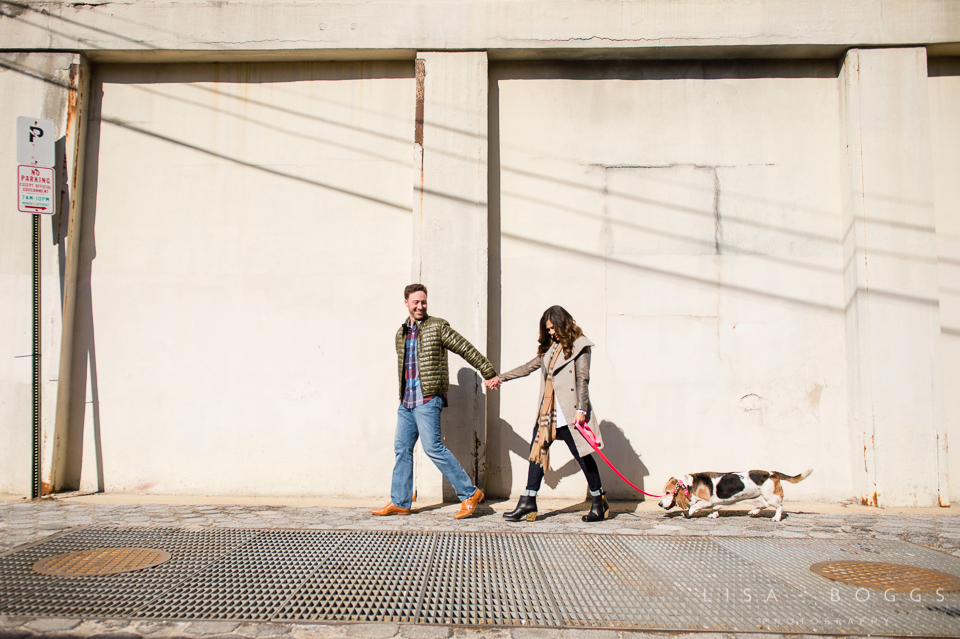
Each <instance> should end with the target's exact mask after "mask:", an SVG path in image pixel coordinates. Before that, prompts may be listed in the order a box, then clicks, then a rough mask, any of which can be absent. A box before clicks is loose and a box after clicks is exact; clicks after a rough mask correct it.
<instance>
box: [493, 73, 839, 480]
mask: <svg viewBox="0 0 960 639" xmlns="http://www.w3.org/2000/svg"><path fill="white" fill-rule="evenodd" d="M494 84H495V85H496V91H497V92H498V94H499V100H498V106H499V130H498V135H499V147H500V158H499V175H500V192H499V230H500V233H499V237H500V242H501V245H500V269H501V272H502V301H501V302H500V304H501V311H500V313H501V325H500V328H501V348H500V359H501V361H502V363H503V366H504V368H510V367H513V366H516V365H518V364H520V363H522V362H525V361H526V360H527V359H529V358H530V357H532V356H533V354H534V352H535V348H536V333H537V321H538V320H539V317H540V314H541V313H542V312H543V310H544V309H545V308H547V307H548V306H550V305H552V304H560V305H562V306H564V307H565V308H566V309H567V310H569V311H570V312H571V313H572V314H573V316H574V317H575V318H576V319H577V321H578V323H579V324H580V325H581V326H582V327H583V329H584V331H585V332H586V334H587V335H588V336H589V337H590V338H591V339H592V340H593V341H594V342H596V343H597V347H596V348H595V349H594V357H593V370H592V378H591V383H590V386H591V396H592V399H593V402H594V405H595V409H596V411H597V414H598V416H599V418H600V419H601V420H602V421H603V422H604V427H603V428H604V437H605V439H606V442H607V447H608V450H607V452H608V455H609V456H610V457H611V459H612V460H613V461H614V463H616V464H617V465H618V466H621V467H622V470H625V471H626V472H627V474H628V476H631V477H633V478H634V479H635V480H636V479H640V478H642V479H643V481H644V484H643V487H644V488H645V489H646V490H647V491H649V492H654V493H656V492H658V491H659V490H660V488H661V487H662V483H663V482H664V481H665V480H666V479H667V478H668V477H669V476H671V475H675V474H677V473H685V472H692V471H698V470H731V469H742V468H755V467H756V468H769V469H773V470H780V471H783V472H788V473H798V472H800V471H802V470H804V469H806V468H810V467H813V468H815V469H816V470H817V473H816V474H815V475H813V478H812V479H811V480H808V481H807V482H805V483H804V484H800V485H798V486H796V487H793V486H791V487H790V489H791V490H790V492H791V493H792V494H793V495H794V496H795V497H799V498H804V497H806V498H818V499H841V498H845V497H847V496H848V492H849V491H848V486H849V484H850V475H849V472H850V471H849V468H844V467H841V466H839V465H837V464H835V463H833V461H832V460H834V459H837V458H845V457H847V456H848V454H849V449H848V446H847V442H846V441H845V439H844V438H837V437H835V436H834V434H835V433H836V432H837V431H843V429H844V428H845V423H846V416H845V382H844V359H843V347H844V343H843V334H842V333H843V314H842V309H843V278H842V275H841V272H842V261H841V260H842V256H841V245H840V236H839V229H840V210H839V208H840V184H839V168H840V155H839V154H840V146H839V144H838V136H839V122H838V114H839V104H838V86H837V68H836V64H835V63H833V62H790V63H781V64H770V63H720V62H718V63H708V64H705V63H660V64H656V63H648V64H640V65H622V66H613V67H611V66H608V65H600V66H593V65H587V66H582V67H572V68H571V67H559V66H558V67H553V66H551V67H546V68H545V67H542V66H532V67H524V66H503V67H497V69H496V71H495V72H494V74H493V80H492V85H491V86H493V85H494ZM797 122H803V123H804V125H803V126H802V127H798V126H796V125H795V123H797ZM536 393H537V382H536V380H535V379H533V378H532V377H531V378H528V379H526V380H523V381H519V382H512V383H510V384H507V385H505V386H504V387H503V389H502V391H501V395H502V398H501V400H500V410H499V418H500V419H499V420H498V421H495V422H493V424H494V427H493V428H492V429H491V431H490V440H489V442H488V450H490V451H491V452H490V454H489V458H490V459H491V460H492V461H493V460H495V461H493V463H494V464H496V466H497V467H498V470H499V471H500V472H491V473H490V475H491V477H497V478H498V479H499V482H500V483H497V484H495V486H496V488H495V490H497V491H498V492H500V493H502V494H507V493H511V492H513V493H516V491H517V490H518V489H520V488H522V486H523V483H524V481H525V478H526V470H525V469H526V461H525V457H526V449H527V443H526V442H528V441H529V437H530V431H531V429H532V425H533V416H534V413H535V410H536V406H535V399H536ZM493 451H496V452H493ZM553 454H554V455H555V457H556V462H555V466H556V467H557V468H559V470H558V472H557V473H555V474H548V476H547V483H548V484H550V486H551V487H552V488H555V491H554V492H555V494H558V495H563V496H579V495H581V494H582V493H583V492H584V489H585V487H584V482H583V480H582V478H581V477H580V476H579V470H578V469H577V467H576V465H575V464H573V463H569V464H566V465H564V463H563V460H565V459H569V454H568V453H566V452H565V451H563V452H562V453H561V451H559V450H558V451H556V452H555V453H553ZM568 475H573V476H572V477H570V478H569V479H566V477H567V476H568ZM605 478H606V483H607V485H608V487H609V489H610V490H611V493H612V494H613V495H615V496H633V494H634V491H633V490H632V489H630V488H629V487H627V486H626V485H625V484H623V483H622V482H620V481H619V480H618V479H615V477H614V476H613V475H612V473H606V474H605ZM488 485H489V480H488Z"/></svg>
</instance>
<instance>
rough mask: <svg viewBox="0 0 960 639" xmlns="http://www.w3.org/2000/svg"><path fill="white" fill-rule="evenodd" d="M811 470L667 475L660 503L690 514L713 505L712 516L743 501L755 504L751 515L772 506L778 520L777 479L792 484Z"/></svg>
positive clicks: (780, 491) (779, 496) (779, 494)
mask: <svg viewBox="0 0 960 639" xmlns="http://www.w3.org/2000/svg"><path fill="white" fill-rule="evenodd" d="M812 472H813V469H812V468H811V469H809V470H805V471H803V472H802V473H800V474H799V475H794V476H792V477H791V476H789V475H784V474H783V473H778V472H777V471H766V470H748V471H744V472H742V473H694V474H692V475H684V476H683V479H677V478H676V477H671V478H670V480H669V481H668V482H667V485H666V486H664V487H663V498H662V499H661V500H660V506H661V507H662V508H664V509H666V510H670V509H671V508H673V507H674V506H679V507H680V508H681V509H682V510H683V516H684V517H690V516H692V515H693V514H694V513H696V512H697V511H700V510H703V509H704V508H713V513H711V514H710V518H715V517H719V516H720V513H719V512H718V511H719V510H720V508H722V507H724V506H731V505H733V504H738V503H740V502H743V503H744V505H749V506H756V508H754V509H753V510H751V511H750V516H751V517H754V516H756V515H758V514H760V511H761V510H763V509H764V508H776V509H777V512H776V513H775V514H774V515H773V521H780V517H781V515H782V514H783V486H782V485H781V484H780V482H781V481H788V482H790V483H791V484H796V483H797V482H800V481H803V480H804V479H806V478H807V477H809V476H810V473H812Z"/></svg>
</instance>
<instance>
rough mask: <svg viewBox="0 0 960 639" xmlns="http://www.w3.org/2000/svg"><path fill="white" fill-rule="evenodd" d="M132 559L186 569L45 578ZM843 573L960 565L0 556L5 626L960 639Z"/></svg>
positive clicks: (596, 546)
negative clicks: (269, 626)
mask: <svg viewBox="0 0 960 639" xmlns="http://www.w3.org/2000/svg"><path fill="white" fill-rule="evenodd" d="M122 547H141V548H153V549H157V550H163V551H165V552H167V553H169V554H170V560H169V561H168V562H166V563H163V564H160V565H157V566H153V567H150V568H144V569H142V570H138V571H136V572H128V573H119V574H114V575H108V576H98V577H51V576H47V575H41V574H37V573H36V572H34V571H33V570H32V569H31V566H33V565H34V564H35V563H36V562H37V561H39V560H42V559H44V558H48V557H52V556H56V555H63V554H65V553H76V552H81V551H85V550H94V549H103V548H122ZM841 560H870V561H888V562H891V563H897V564H901V565H904V566H910V567H913V568H917V569H926V570H937V571H938V572H940V573H942V574H945V575H948V576H953V577H957V576H958V575H960V560H958V559H956V558H953V557H950V556H947V555H943V554H941V553H938V552H935V551H931V550H927V549H924V548H921V547H919V546H914V545H912V544H907V543H904V542H899V541H884V542H876V541H872V540H871V541H869V542H863V543H851V542H845V541H839V540H800V539H797V540H781V539H770V538H766V539H756V538H750V539H744V538H734V537H723V538H704V537H636V536H627V535H610V534H604V535H597V534H584V535H571V534H540V533H535V534H529V533H508V534H492V533H479V532H469V533H468V532H463V533H458V532H415V531H411V532H388V531H346V530H227V529H215V528H214V529H160V528H109V527H97V528H86V529H80V530H75V531H71V532H68V533H65V534H62V535H59V536H57V537H55V538H52V539H50V540H49V541H46V542H42V543H40V544H37V545H34V546H30V547H27V548H24V549H23V550H19V551H16V552H12V553H8V554H7V555H4V556H0V615H30V616H46V617H85V618H111V617H112V618H123V617H138V618H145V619H146V618H149V619H236V620H251V621H256V620H260V621H264V620H276V621H302V620H313V621H338V622H360V621H381V622H395V623H397V622H399V623H419V624H450V625H472V626H483V625H491V626H515V625H523V626H542V627H554V628H557V627H581V628H631V629H642V630H653V631H661V632H665V631H685V632H689V631H693V630H700V631H702V630H707V631H712V632H750V631H753V632H756V631H765V632H778V633H781V634H793V633H813V632H815V633H825V634H833V635H850V634H852V635H866V634H887V635H889V634H897V635H905V636H910V635H924V636H944V637H955V636H960V593H950V592H944V591H940V592H925V593H922V596H921V595H920V594H918V593H912V594H913V595H914V596H913V597H911V596H910V594H907V593H892V592H882V591H877V590H870V589H867V588H863V587H858V586H853V585H847V584H842V583H839V582H834V581H830V580H828V579H824V578H823V577H821V576H820V575H817V574H815V573H813V572H811V570H810V566H811V565H812V564H815V563H818V562H829V561H841Z"/></svg>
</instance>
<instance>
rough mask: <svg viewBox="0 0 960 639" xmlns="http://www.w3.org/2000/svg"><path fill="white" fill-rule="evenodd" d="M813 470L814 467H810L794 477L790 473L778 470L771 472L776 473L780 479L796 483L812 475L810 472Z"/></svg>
mask: <svg viewBox="0 0 960 639" xmlns="http://www.w3.org/2000/svg"><path fill="white" fill-rule="evenodd" d="M812 472H813V469H812V468H808V469H806V470H805V471H803V472H802V473H800V474H799V475H794V476H793V477H791V476H790V475H784V474H783V473H779V472H777V471H773V472H772V473H770V474H771V475H776V476H777V479H779V480H780V481H788V482H790V483H791V484H796V483H797V482H801V481H803V480H804V479H806V478H807V477H809V476H810V473H812Z"/></svg>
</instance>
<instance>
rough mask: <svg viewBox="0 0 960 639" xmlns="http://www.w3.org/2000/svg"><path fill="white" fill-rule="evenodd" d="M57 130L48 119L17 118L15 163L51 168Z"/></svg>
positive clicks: (53, 160)
mask: <svg viewBox="0 0 960 639" xmlns="http://www.w3.org/2000/svg"><path fill="white" fill-rule="evenodd" d="M56 139H57V132H56V131H55V130H54V128H53V122H51V121H50V120H41V119H40V118H27V117H23V116H21V117H19V118H17V164H25V165H33V166H43V167H47V168H53V166H54V164H56V157H55V155H54V142H55V141H56Z"/></svg>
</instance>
